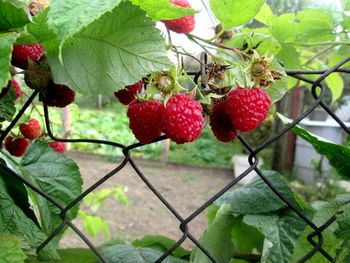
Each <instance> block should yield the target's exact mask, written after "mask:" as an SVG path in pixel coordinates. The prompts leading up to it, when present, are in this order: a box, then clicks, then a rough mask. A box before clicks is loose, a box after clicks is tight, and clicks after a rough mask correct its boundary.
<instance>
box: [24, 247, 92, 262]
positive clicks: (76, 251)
mask: <svg viewBox="0 0 350 263" xmlns="http://www.w3.org/2000/svg"><path fill="white" fill-rule="evenodd" d="M58 254H59V255H60V258H61V260H60V261H58V262H57V261H53V260H52V261H45V263H96V260H97V257H96V255H95V253H94V252H92V250H91V249H90V248H66V249H59V250H58ZM27 262H28V263H41V262H42V261H40V260H38V259H37V258H33V257H29V258H28V260H26V263H27Z"/></svg>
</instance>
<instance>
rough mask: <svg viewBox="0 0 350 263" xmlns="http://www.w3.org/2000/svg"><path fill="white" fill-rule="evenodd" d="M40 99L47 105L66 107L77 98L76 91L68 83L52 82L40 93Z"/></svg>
mask: <svg viewBox="0 0 350 263" xmlns="http://www.w3.org/2000/svg"><path fill="white" fill-rule="evenodd" d="M40 99H41V101H43V102H44V103H46V105H47V106H52V107H59V108H64V107H66V106H67V105H69V104H71V103H72V102H73V101H74V100H75V91H74V90H72V89H70V88H69V87H67V86H66V85H59V84H54V83H51V84H50V85H49V86H48V87H47V88H46V90H45V91H44V92H43V93H40Z"/></svg>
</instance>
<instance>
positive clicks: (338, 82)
mask: <svg viewBox="0 0 350 263" xmlns="http://www.w3.org/2000/svg"><path fill="white" fill-rule="evenodd" d="M326 83H327V86H328V88H329V89H330V90H331V92H332V102H335V101H336V100H337V99H339V98H340V97H341V95H342V93H343V89H344V81H343V78H342V77H341V76H340V74H339V73H333V74H331V75H329V76H328V77H327V78H326Z"/></svg>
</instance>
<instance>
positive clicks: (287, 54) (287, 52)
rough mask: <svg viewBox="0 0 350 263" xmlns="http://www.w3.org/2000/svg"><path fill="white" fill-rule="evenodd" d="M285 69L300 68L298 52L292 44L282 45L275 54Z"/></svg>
mask: <svg viewBox="0 0 350 263" xmlns="http://www.w3.org/2000/svg"><path fill="white" fill-rule="evenodd" d="M276 57H277V58H278V59H279V60H281V61H282V63H283V65H284V67H285V68H286V69H297V68H300V64H301V63H300V53H299V52H298V51H297V50H296V49H295V47H292V46H283V45H282V48H281V50H280V52H278V54H277V55H276Z"/></svg>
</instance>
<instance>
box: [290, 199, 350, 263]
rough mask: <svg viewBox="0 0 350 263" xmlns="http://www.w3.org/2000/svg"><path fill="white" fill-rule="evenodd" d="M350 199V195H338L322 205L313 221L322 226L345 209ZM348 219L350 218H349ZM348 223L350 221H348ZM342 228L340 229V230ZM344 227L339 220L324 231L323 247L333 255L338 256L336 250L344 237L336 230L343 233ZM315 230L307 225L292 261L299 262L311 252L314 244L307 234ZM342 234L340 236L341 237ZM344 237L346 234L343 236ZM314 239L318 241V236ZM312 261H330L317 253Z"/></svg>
mask: <svg viewBox="0 0 350 263" xmlns="http://www.w3.org/2000/svg"><path fill="white" fill-rule="evenodd" d="M349 200H350V195H341V196H338V197H337V198H336V199H335V200H333V201H332V202H329V203H326V204H324V205H322V206H321V207H320V209H319V210H318V211H317V213H316V214H315V215H314V217H313V218H312V222H313V223H314V224H315V225H316V226H317V227H320V226H322V225H323V224H324V223H326V222H327V221H328V219H330V218H331V217H332V216H333V215H334V214H337V213H338V212H341V211H344V210H345V209H344V205H346V204H347V203H348V202H349ZM346 220H349V218H347V219H346ZM347 224H348V223H347ZM339 230H340V231H339ZM342 230H343V229H341V228H340V229H339V228H338V220H337V221H336V222H334V223H332V224H331V225H330V226H329V227H328V228H327V229H325V230H324V231H322V236H323V245H322V248H323V249H324V250H325V251H327V252H328V253H329V254H330V255H331V256H332V257H335V256H336V253H337V252H336V251H337V250H338V249H339V248H340V247H341V246H342V243H343V239H342V238H338V237H337V236H336V235H335V234H334V232H336V231H339V232H338V233H341V234H343V233H342ZM313 232H314V230H313V229H312V228H311V227H307V228H306V229H305V230H304V231H303V233H302V235H301V236H300V237H299V239H298V241H297V244H296V246H295V251H294V254H293V257H292V259H291V262H292V263H294V262H299V260H300V259H301V258H302V257H304V256H305V255H306V254H307V253H309V252H310V251H311V250H312V249H313V246H312V245H311V244H310V243H309V242H308V240H307V236H308V235H309V234H311V233H313ZM341 234H340V237H341ZM343 237H344V236H343ZM314 241H315V242H317V237H316V238H314ZM308 262H310V263H326V262H329V261H328V260H327V259H326V258H325V257H324V256H323V255H322V254H320V253H316V254H315V255H314V256H313V257H312V258H311V259H309V260H308Z"/></svg>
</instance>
